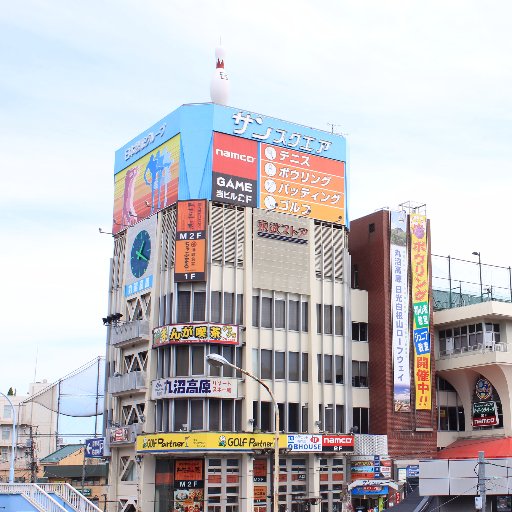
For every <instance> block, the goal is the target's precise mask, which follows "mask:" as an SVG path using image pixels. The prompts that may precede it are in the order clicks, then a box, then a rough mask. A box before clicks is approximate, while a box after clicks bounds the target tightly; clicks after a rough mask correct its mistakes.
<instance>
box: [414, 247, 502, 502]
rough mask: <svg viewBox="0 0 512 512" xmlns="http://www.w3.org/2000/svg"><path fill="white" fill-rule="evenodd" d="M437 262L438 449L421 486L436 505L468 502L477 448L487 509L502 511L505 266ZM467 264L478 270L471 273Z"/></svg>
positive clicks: (474, 491) (476, 491)
mask: <svg viewBox="0 0 512 512" xmlns="http://www.w3.org/2000/svg"><path fill="white" fill-rule="evenodd" d="M476 255H478V256H479V254H478V253H476ZM437 266H438V276H437V277H438V278H437V280H436V281H437V282H436V285H437V287H438V288H439V289H437V290H435V294H434V297H435V299H436V300H435V306H436V311H435V313H434V323H435V336H436V351H435V357H436V369H437V390H436V395H437V416H436V419H437V421H438V449H439V450H440V451H439V453H438V454H437V457H436V459H437V460H433V461H429V462H427V461H425V462H424V463H422V479H421V490H422V492H423V493H425V494H432V495H438V496H439V498H438V499H439V504H442V503H450V505H449V506H448V505H446V506H447V507H448V508H447V510H467V509H468V507H473V505H474V497H475V496H477V495H478V494H479V493H480V491H481V489H479V486H478V475H477V472H475V468H477V467H478V456H479V452H483V453H484V455H485V459H486V463H485V465H486V472H487V478H486V479H485V480H483V482H484V486H485V487H486V491H487V501H488V503H487V506H488V510H501V511H510V510H512V487H511V486H510V482H509V475H510V471H511V469H512V467H510V462H509V461H510V457H512V412H511V399H512V383H511V378H510V377H511V370H512V353H511V351H510V348H509V347H510V346H511V340H512V304H510V301H511V298H512V295H511V294H512V288H511V287H510V283H511V281H510V268H500V267H497V266H493V265H488V266H483V267H484V272H483V274H484V275H483V277H482V265H481V263H480V262H478V266H477V265H476V264H475V263H474V262H469V261H464V260H456V259H453V258H449V257H448V258H442V257H438V262H437ZM478 267H479V268H478ZM475 270H476V271H477V272H478V271H479V274H480V276H479V278H478V277H476V279H475V275H474V274H475ZM472 273H473V276H472V275H471V274H472ZM475 281H479V282H475ZM484 290H485V292H484Z"/></svg>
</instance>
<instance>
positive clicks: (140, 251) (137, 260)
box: [130, 229, 151, 278]
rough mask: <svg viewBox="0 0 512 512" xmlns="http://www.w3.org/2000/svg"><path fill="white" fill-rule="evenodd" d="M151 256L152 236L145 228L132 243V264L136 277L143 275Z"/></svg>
mask: <svg viewBox="0 0 512 512" xmlns="http://www.w3.org/2000/svg"><path fill="white" fill-rule="evenodd" d="M150 258H151V237H150V236H149V233H148V232H147V231H146V230H145V229H143V230H142V231H140V232H139V233H138V234H137V236H136V237H135V240H134V241H133V244H132V252H131V259H130V266H131V269H132V274H133V275H134V276H135V277H137V278H138V277H141V276H142V275H143V274H144V272H146V269H147V268H148V265H149V259H150Z"/></svg>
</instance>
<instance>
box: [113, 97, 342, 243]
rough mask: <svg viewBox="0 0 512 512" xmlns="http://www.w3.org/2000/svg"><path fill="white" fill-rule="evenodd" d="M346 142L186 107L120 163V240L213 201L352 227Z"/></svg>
mask: <svg viewBox="0 0 512 512" xmlns="http://www.w3.org/2000/svg"><path fill="white" fill-rule="evenodd" d="M345 161H346V142H345V139H344V138H343V137H342V136H341V135H337V134H333V133H329V132H325V131H323V130H315V129H313V128H309V127H307V126H303V125H299V124H295V123H291V122H288V121H283V120H281V119H275V118H272V117H269V116H264V115H262V114H257V113H254V112H250V111H244V110H240V109H235V108H231V107H225V106H222V105H215V104H211V103H205V104H189V105H182V106H181V107H180V108H178V109H177V110H175V111H174V112H172V113H171V114H169V115H168V116H166V117H165V118H164V119H162V120H161V121H159V122H158V123H156V124H155V125H153V126H152V127H151V128H149V129H147V130H146V131H144V132H143V133H142V134H140V135H139V136H137V137H135V138H134V139H133V140H131V141H130V142H128V143H127V144H125V145H124V146H123V147H121V148H120V149H119V150H118V151H116V155H115V166H114V182H115V192H114V225H113V231H112V232H113V233H114V234H116V233H118V232H119V231H122V230H124V229H126V227H128V226H131V225H133V224H135V223H136V222H138V221H140V220H142V219H144V218H146V217H149V216H151V215H153V214H154V213H156V212H158V211H159V210H161V209H162V208H165V207H166V206H169V205H171V204H174V203H175V202H176V201H178V200H180V201H186V200H194V199H208V200H213V201H220V202H224V203H228V204H233V205H236V206H244V207H251V208H252V207H260V208H263V209H270V210H276V211H279V212H288V213H292V214H293V215H298V216H305V217H309V218H314V219H319V220H325V221H329V222H335V223H338V224H344V223H347V222H348V220H347V215H346V208H345V205H346V189H347V184H346V166H345Z"/></svg>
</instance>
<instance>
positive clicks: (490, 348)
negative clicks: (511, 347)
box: [439, 342, 508, 358]
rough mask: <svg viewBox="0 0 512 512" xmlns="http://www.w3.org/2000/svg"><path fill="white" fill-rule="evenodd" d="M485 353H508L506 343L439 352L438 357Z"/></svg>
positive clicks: (478, 345)
mask: <svg viewBox="0 0 512 512" xmlns="http://www.w3.org/2000/svg"><path fill="white" fill-rule="evenodd" d="M487 352H508V343H503V342H501V343H500V342H498V343H478V344H477V345H471V346H469V347H461V348H454V349H452V350H440V351H439V357H442V358H449V357H458V356H467V355H471V354H485V353H487Z"/></svg>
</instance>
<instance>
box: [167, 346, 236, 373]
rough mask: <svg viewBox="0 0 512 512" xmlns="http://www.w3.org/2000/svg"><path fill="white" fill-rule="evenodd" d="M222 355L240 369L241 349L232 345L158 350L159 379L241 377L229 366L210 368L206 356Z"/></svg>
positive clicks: (173, 347)
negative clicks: (204, 376)
mask: <svg viewBox="0 0 512 512" xmlns="http://www.w3.org/2000/svg"><path fill="white" fill-rule="evenodd" d="M207 353H208V354H220V355H222V356H223V357H225V358H226V359H227V360H228V361H229V362H230V363H232V364H234V365H235V366H238V367H240V366H241V364H242V359H241V357H242V356H241V348H240V347H233V346H230V345H214V344H209V345H175V346H168V347H161V348H159V349H158V361H157V378H159V379H163V378H167V377H187V376H194V375H211V376H213V377H234V376H235V373H237V375H236V377H240V374H239V373H238V372H235V371H234V370H233V368H231V367H229V366H222V367H220V368H217V367H216V366H210V365H208V364H207V363H206V354H207Z"/></svg>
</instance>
